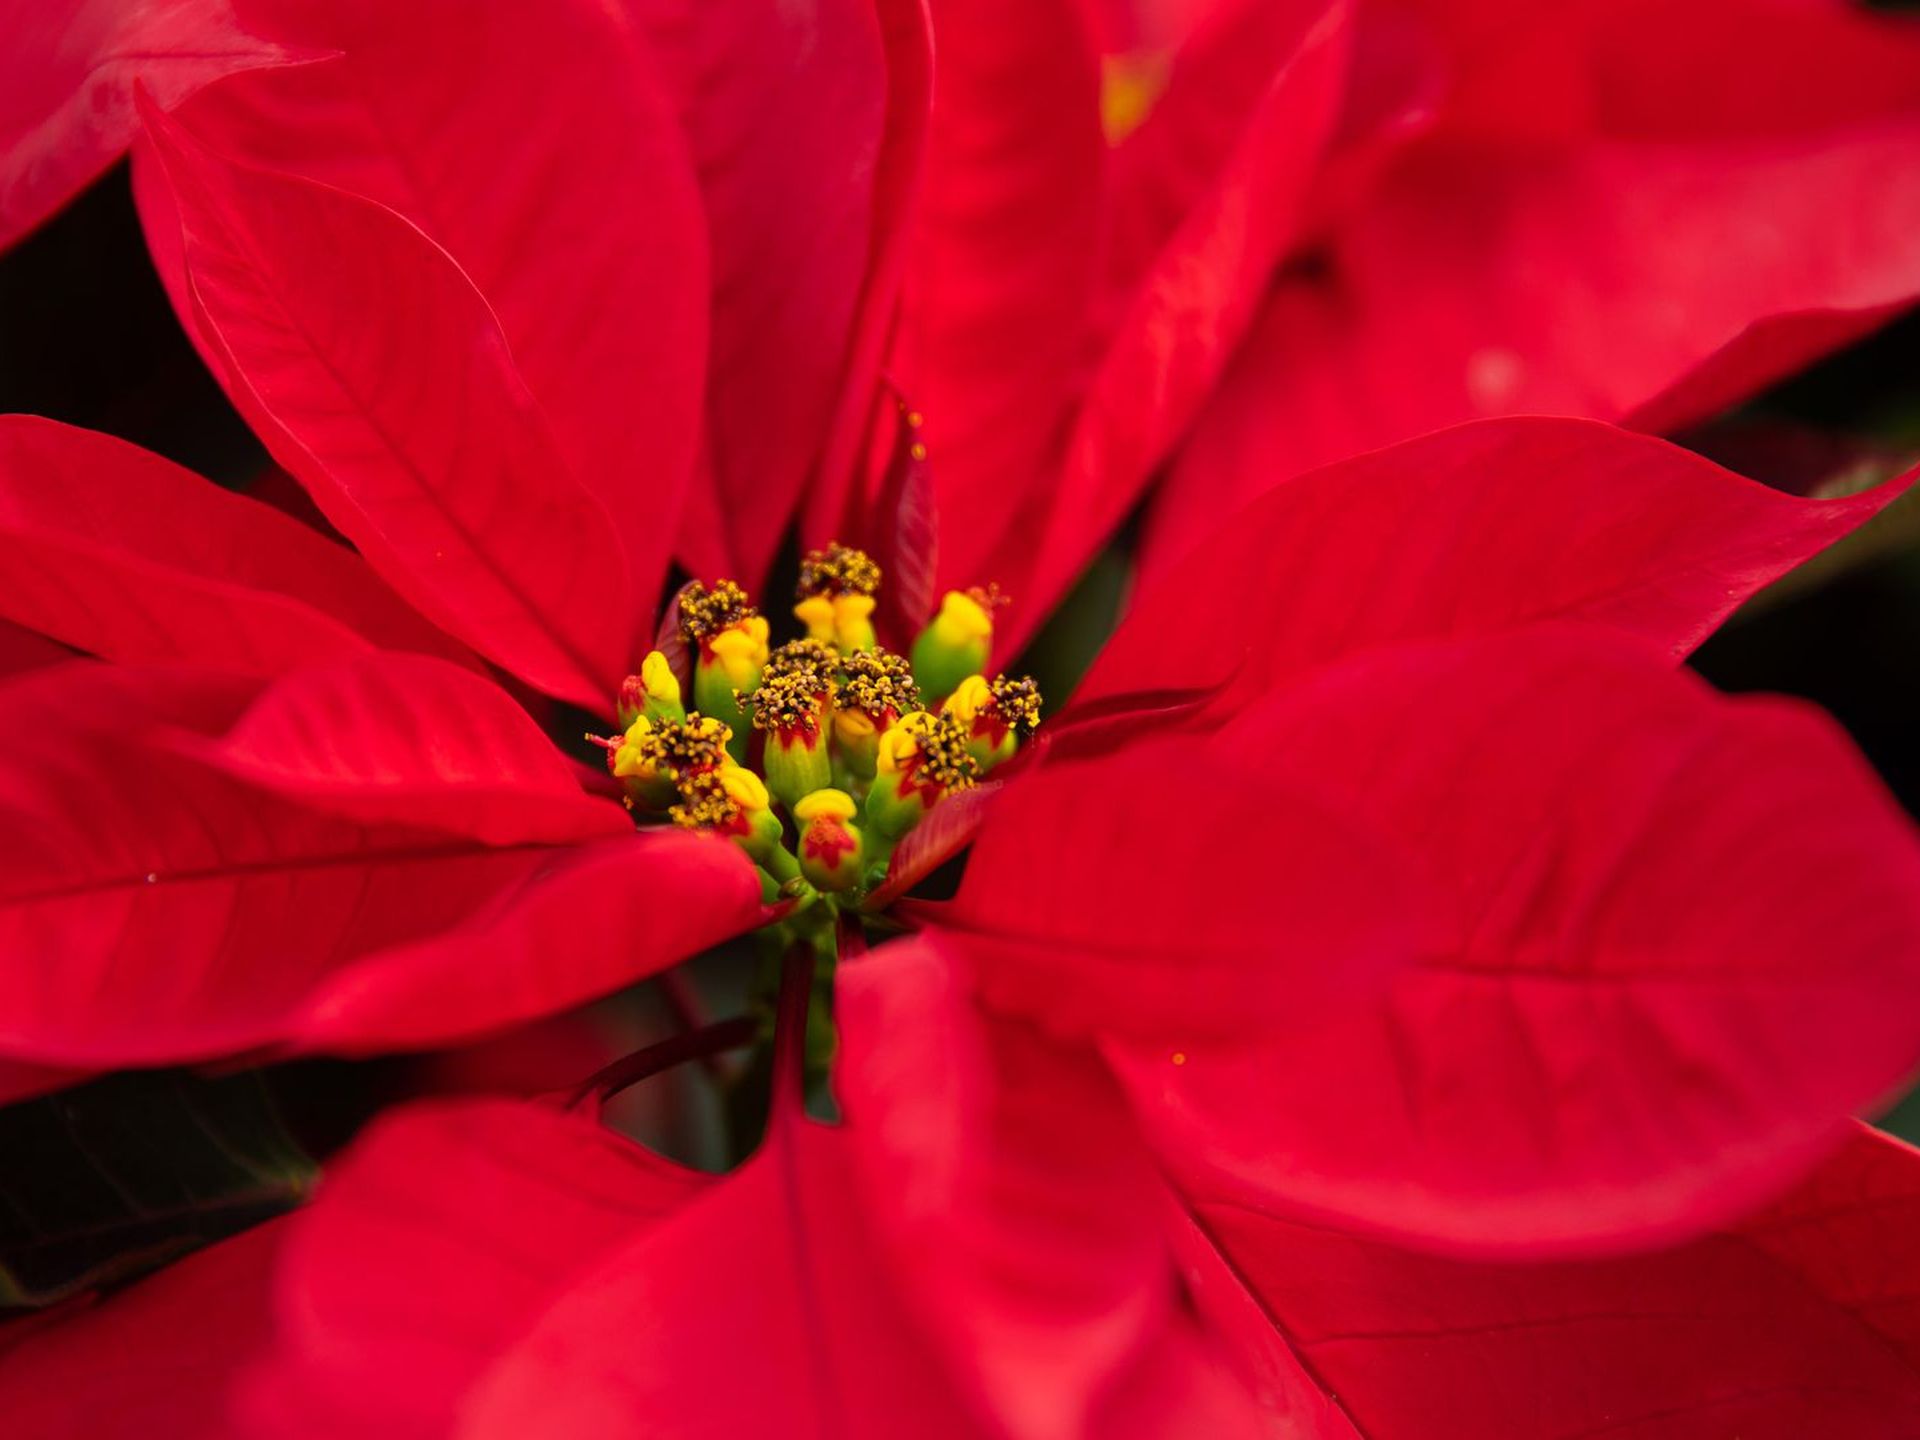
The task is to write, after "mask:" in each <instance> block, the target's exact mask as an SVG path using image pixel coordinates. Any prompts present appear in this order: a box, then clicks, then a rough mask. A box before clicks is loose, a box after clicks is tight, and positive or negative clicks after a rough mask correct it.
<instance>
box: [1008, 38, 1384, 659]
mask: <svg viewBox="0 0 1920 1440" xmlns="http://www.w3.org/2000/svg"><path fill="white" fill-rule="evenodd" d="M1255 13H1257V14H1258V13H1261V12H1259V11H1256V12H1255ZM1289 13H1290V14H1292V15H1293V18H1294V23H1295V24H1296V25H1297V27H1298V31H1297V33H1298V36H1299V39H1298V42H1297V47H1296V48H1295V49H1294V50H1293V52H1292V54H1291V55H1290V57H1289V58H1288V59H1287V62H1286V63H1285V64H1284V65H1283V66H1281V67H1280V68H1279V69H1278V70H1277V71H1273V72H1270V74H1269V76H1268V77H1266V78H1267V79H1268V84H1267V88H1266V90H1265V93H1264V94H1263V95H1262V97H1261V100H1260V103H1259V104H1258V105H1257V106H1256V107H1255V108H1254V110H1253V112H1252V113H1251V114H1250V115H1249V116H1248V118H1247V122H1246V126H1245V129H1244V131H1243V132H1242V133H1241V134H1239V135H1238V136H1237V138H1236V139H1235V141H1234V143H1233V145H1232V147H1231V149H1230V151H1229V152H1228V154H1227V155H1226V156H1225V158H1224V160H1223V162H1222V163H1221V164H1220V165H1219V167H1218V169H1217V172H1216V173H1214V174H1213V175H1211V176H1210V177H1209V178H1208V179H1207V180H1206V183H1205V184H1204V185H1202V186H1199V187H1196V189H1197V194H1196V196H1195V198H1194V200H1193V201H1192V203H1191V205H1190V206H1189V207H1188V209H1187V210H1186V213H1185V214H1184V216H1183V218H1182V219H1181V221H1180V225H1179V227H1178V229H1177V230H1175V231H1174V233H1173V235H1172V237H1171V238H1170V239H1169V240H1168V241H1167V242H1166V244H1165V245H1164V246H1162V247H1161V249H1160V251H1159V253H1158V255H1157V256H1156V258H1155V259H1154V262H1153V264H1152V266H1151V267H1150V268H1149V269H1148V270H1147V272H1146V273H1145V274H1144V275H1143V276H1142V277H1141V279H1140V281H1139V282H1138V284H1137V285H1135V286H1134V287H1133V289H1132V291H1131V293H1130V294H1129V295H1128V296H1127V297H1126V300H1127V304H1126V308H1125V313H1124V315H1123V317H1122V318H1121V320H1120V323H1119V325H1118V327H1117V329H1116V330H1115V332H1114V333H1113V335H1112V336H1111V338H1110V340H1109V342H1108V344H1107V346H1106V348H1105V350H1104V352H1103V353H1102V355H1101V358H1100V365H1099V369H1098V371H1097V372H1096V374H1095V375H1094V377H1093V382H1092V385H1091V387H1090V389H1089V391H1088V393H1087V396H1086V399H1085V401H1084V402H1083V404H1082V405H1081V408H1080V411H1079V414H1078V416H1077V418H1076V420H1075V423H1074V429H1073V433H1072V437H1071V439H1070V440H1069V442H1068V446H1067V452H1066V459H1065V473H1064V476H1063V479H1062V482H1061V484H1060V485H1059V487H1058V488H1057V490H1055V491H1054V492H1053V493H1052V494H1051V495H1050V496H1049V508H1048V510H1047V512H1046V514H1047V521H1046V525H1045V527H1044V529H1040V530H1036V531H1033V532H1030V533H1029V534H1028V535H1027V536H1025V537H1023V538H1024V539H1025V540H1026V542H1027V544H1028V546H1029V547H1036V546H1037V548H1034V549H1032V550H1031V553H1032V554H1033V555H1034V561H1033V564H1034V566H1035V578H1034V579H1033V580H1032V581H1031V582H1030V584H1029V586H1028V593H1027V594H1025V595H1023V596H1022V597H1021V600H1022V603H1021V608H1020V609H1019V610H1018V611H1016V612H1014V621H1013V624H1012V625H1010V626H1008V627H1005V632H1006V633H1005V634H1004V635H1002V636H1000V637H998V638H997V639H996V645H997V646H998V647H999V648H1000V649H1001V652H1002V653H1004V654H1009V655H1011V654H1016V653H1018V650H1019V646H1020V644H1021V643H1022V641H1023V640H1024V639H1025V638H1026V637H1027V636H1029V635H1031V633H1032V631H1033V629H1034V628H1036V627H1037V626H1038V624H1039V622H1040V621H1041V620H1042V619H1044V618H1045V616H1046V613H1047V611H1048V610H1049V609H1050V608H1051V607H1052V606H1053V604H1054V603H1055V602H1056V601H1058V600H1059V599H1060V598H1061V597H1062V596H1063V595H1065V594H1066V592H1067V590H1068V589H1069V587H1070V586H1071V585H1072V583H1073V581H1074V580H1075V579H1076V578H1077V577H1078V576H1079V574H1080V572H1081V570H1082V569H1083V568H1085V566H1086V564H1087V563H1088V561H1090V560H1091V559H1092V558H1093V555H1094V553H1095V551H1096V550H1097V549H1098V547H1099V545H1100V543H1101V542H1102V541H1103V540H1104V539H1106V537H1107V536H1108V535H1109V534H1111V533H1112V531H1113V530H1114V529H1115V527H1117V526H1118V525H1119V524H1120V522H1121V520H1123V519H1124V518H1125V516H1126V514H1127V512H1128V511H1129V510H1130V509H1131V508H1132V507H1133V506H1134V504H1135V502H1136V501H1137V500H1138V499H1139V498H1140V496H1141V494H1142V492H1143V490H1144V489H1145V487H1146V484H1147V482H1148V480H1149V479H1150V478H1151V477H1152V476H1153V475H1154V473H1155V472H1156V470H1157V469H1158V468H1159V467H1160V465H1161V463H1162V462H1163V461H1164V460H1165V459H1166V458H1167V456H1168V454H1169V453H1170V452H1171V451H1172V449H1173V447H1174V446H1175V445H1176V444H1177V443H1178V442H1179V441H1180V440H1181V438H1182V437H1183V436H1184V435H1185V433H1186V431H1187V428H1188V427H1189V426H1190V425H1191V424H1192V423H1193V421H1194V419H1195V417H1196V416H1197V415H1198V414H1199V413H1200V410H1201V408H1202V406H1203V404H1204V403H1205V401H1206V400H1207V397H1208V396H1209V394H1210V393H1211V392H1212V390H1213V389H1214V387H1215V385H1216V384H1217V383H1218V381H1219V379H1220V376H1221V374H1222V372H1223V371H1224V370H1225V369H1226V366H1227V362H1228V360H1229V359H1231V358H1232V356H1233V353H1234V351H1235V349H1236V347H1238V346H1239V344H1240V342H1241V339H1242V336H1243V335H1244V334H1245V332H1246V330H1247V328H1248V326H1249V325H1250V324H1251V323H1252V321H1253V319H1254V316H1255V311H1256V307H1257V306H1258V305H1259V303H1260V302H1261V300H1262V299H1263V298H1264V296H1265V295H1266V293H1267V290H1268V287H1269V285H1270V283H1271V280H1272V275H1273V269H1274V265H1275V263H1276V262H1277V260H1278V259H1279V258H1280V256H1281V255H1282V254H1283V253H1284V251H1285V249H1286V248H1287V246H1288V245H1290V244H1291V243H1292V242H1293V241H1294V240H1295V238H1296V237H1297V235H1298V233H1299V227H1300V224H1301V221H1302V217H1303V211H1304V207H1305V204H1306V201H1307V196H1308V190H1309V186H1310V184H1311V182H1312V180H1313V177H1314V174H1315V166H1316V164H1317V163H1318V161H1319V159H1320V157H1321V153H1322V150H1323V148H1324V146H1325V145H1326V143H1327V140H1328V137H1329V135H1330V133H1331V132H1332V129H1333V126H1334V123H1335V120H1336V117H1337V113H1338V106H1339V102H1340V94H1341V88H1342V84H1343V77H1344V72H1345V68H1346V65H1347V58H1348V47H1349V44H1350V35H1349V26H1350V20H1349V7H1348V5H1347V4H1346V3H1345V0H1315V3H1313V4H1310V5H1307V6H1305V7H1304V10H1303V12H1300V13H1296V12H1293V11H1291V10H1289ZM1270 23H1271V22H1270V20H1263V22H1262V28H1265V26H1266V25H1268V24H1270ZM1203 83H1205V84H1208V85H1211V83H1213V82H1211V81H1205V82H1203ZM1202 153H1203V154H1204V153H1205V150H1204V148H1203V150H1202Z"/></svg>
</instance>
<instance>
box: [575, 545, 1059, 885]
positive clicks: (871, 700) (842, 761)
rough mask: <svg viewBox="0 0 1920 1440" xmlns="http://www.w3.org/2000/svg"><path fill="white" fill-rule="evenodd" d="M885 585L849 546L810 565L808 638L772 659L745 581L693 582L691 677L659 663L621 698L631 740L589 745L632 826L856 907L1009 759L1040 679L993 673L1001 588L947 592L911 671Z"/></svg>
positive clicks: (683, 627)
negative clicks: (892, 644)
mask: <svg viewBox="0 0 1920 1440" xmlns="http://www.w3.org/2000/svg"><path fill="white" fill-rule="evenodd" d="M881 579H882V577H881V573H880V567H879V566H878V565H876V564H875V563H874V562H873V560H872V559H871V558H870V557H869V556H868V555H866V554H865V553H864V552H862V551H859V550H856V549H853V548H852V547H851V546H846V545H840V544H837V543H836V544H833V545H829V546H827V547H826V548H825V549H823V550H814V551H810V552H808V554H807V556H806V558H805V560H804V561H803V562H802V564H801V567H800V583H799V589H798V596H797V601H796V603H795V605H794V607H793V615H794V618H795V619H796V620H798V621H799V622H800V624H801V625H803V626H804V627H805V629H806V633H805V634H804V635H801V636H799V637H797V638H794V639H791V640H788V641H786V642H785V643H783V644H781V645H778V646H774V647H772V648H769V628H768V624H767V620H766V617H765V616H763V615H762V614H761V613H760V611H759V610H758V609H757V608H756V607H755V606H754V604H753V603H752V601H751V599H750V598H749V596H748V595H747V592H746V591H745V590H744V589H743V588H742V587H741V586H739V585H737V584H735V583H734V582H733V581H731V580H717V581H715V582H713V583H712V584H710V585H709V584H704V583H702V582H699V581H695V582H694V583H692V584H690V585H688V586H687V587H686V589H685V590H683V591H682V592H681V595H680V599H679V602H678V606H679V622H680V637H681V639H682V641H683V642H684V644H685V647H686V659H685V664H686V667H687V673H676V672H675V670H674V666H673V663H672V662H671V661H670V660H669V659H668V657H667V656H666V655H665V654H664V653H662V652H661V651H657V650H656V651H654V652H653V653H652V654H650V655H648V656H647V658H646V661H645V663H644V664H643V665H642V666H641V669H640V674H638V675H635V676H632V677H629V679H628V680H627V682H626V683H625V684H624V685H622V686H621V687H620V695H619V705H618V708H619V715H620V720H621V723H622V724H624V725H625V726H626V727H627V729H626V733H625V734H623V735H619V736H614V737H611V738H602V737H598V736H592V737H589V738H590V739H593V740H594V741H595V742H596V743H597V744H599V745H601V746H603V747H604V748H605V749H606V752H607V767H608V769H609V770H610V771H611V772H612V773H613V774H614V775H615V776H616V777H618V778H619V779H620V780H621V782H622V783H623V784H624V786H625V787H626V797H627V806H628V808H629V809H630V810H632V811H633V813H634V816H635V819H636V820H637V821H638V822H639V823H642V824H647V823H661V822H664V823H671V824H675V825H681V826H685V827H687V828H689V829H698V830H711V831H714V832H716V833H718V834H722V835H725V836H727V837H729V838H731V839H732V840H733V841H734V842H735V843H736V844H738V845H739V846H740V847H741V848H742V849H743V850H745V851H746V853H747V854H748V855H749V856H751V857H752V858H753V861H754V863H755V864H757V865H758V866H759V867H760V869H761V872H762V875H763V881H764V884H765V885H766V887H767V890H768V894H769V897H770V898H771V897H772V896H774V895H776V894H777V895H784V896H787V897H790V898H791V897H800V898H805V899H808V900H811V899H813V898H817V897H821V896H829V897H832V899H833V901H834V904H835V905H842V904H845V905H855V904H859V903H860V902H861V901H862V900H863V899H864V897H865V896H866V895H867V894H868V893H869V892H871V891H872V890H874V889H875V888H876V887H878V886H879V885H880V884H881V883H882V882H883V881H884V880H885V879H886V877H887V871H888V867H889V864H890V862H891V859H892V856H893V851H894V847H895V846H896V845H898V844H899V842H900V841H901V840H902V839H903V838H904V837H905V836H906V835H907V834H908V833H909V832H911V831H912V830H913V828H914V827H915V826H916V825H918V824H920V823H921V821H923V820H924V819H925V818H926V816H927V815H928V813H929V812H930V811H932V810H933V809H934V808H935V807H936V806H938V805H939V804H940V803H941V802H942V801H943V800H944V799H945V798H946V797H947V796H949V795H953V794H955V793H957V792H959V791H962V790H966V789H969V788H971V787H972V786H974V785H976V784H977V783H979V779H980V777H981V776H982V775H984V774H986V773H987V772H988V771H989V770H991V769H993V768H994V767H995V766H996V765H1000V764H1004V763H1005V762H1006V761H1007V760H1009V759H1011V758H1012V757H1013V755H1014V754H1015V753H1016V751H1017V750H1018V748H1019V744H1020V742H1021V741H1022V740H1024V739H1026V738H1028V737H1029V736H1031V735H1032V734H1033V732H1034V730H1035V729H1036V728H1037V726H1038V725H1039V722H1040V706H1041V700H1040V691H1039V689H1038V687H1037V686H1035V684H1034V683H1033V681H1032V680H1031V679H1029V678H1026V677H1020V678H1014V677H1010V676H1006V675H998V676H994V677H992V678H991V679H990V678H988V676H987V675H986V673H985V667H986V661H987V655H988V652H989V650H990V649H991V647H992V642H993V610H994V608H995V606H996V605H997V604H998V603H999V593H998V591H997V590H995V589H993V588H991V587H988V588H985V589H981V590H973V591H953V592H950V593H949V594H948V595H947V596H946V597H945V598H944V600H943V601H942V602H941V605H940V609H939V612H938V613H937V614H936V615H935V616H934V618H933V619H932V621H931V622H929V623H928V625H927V626H926V628H925V629H923V630H922V631H921V632H920V634H919V635H918V636H917V637H916V638H915V639H914V641H913V643H912V647H911V650H910V652H909V654H910V655H911V659H909V658H908V656H906V655H900V654H896V653H894V652H893V651H890V650H887V649H885V648H884V647H882V646H881V645H880V644H879V642H878V639H877V638H876V636H875V633H874V627H873V612H874V601H875V596H876V594H877V593H878V591H879V589H880V584H881ZM689 691H690V692H691V697H692V702H693V703H692V705H691V706H689V705H688V704H687V696H688V693H689Z"/></svg>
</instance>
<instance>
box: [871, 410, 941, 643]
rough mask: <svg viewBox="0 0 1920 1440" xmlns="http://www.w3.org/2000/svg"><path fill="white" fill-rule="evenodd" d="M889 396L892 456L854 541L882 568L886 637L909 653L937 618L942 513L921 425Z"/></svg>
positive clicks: (881, 609) (881, 617)
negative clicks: (925, 627) (878, 491)
mask: <svg viewBox="0 0 1920 1440" xmlns="http://www.w3.org/2000/svg"><path fill="white" fill-rule="evenodd" d="M889 399H890V400H891V402H892V404H891V411H892V413H890V414H889V417H888V419H889V422H890V423H891V425H892V433H893V446H892V454H891V455H890V456H889V458H888V460H887V468H886V471H885V473H884V474H883V475H882V477H881V481H880V493H879V494H878V495H877V496H876V497H875V499H874V501H873V503H872V504H871V505H870V506H869V507H867V509H866V512H865V514H864V516H863V520H864V525H862V526H861V527H860V528H858V529H856V530H855V531H854V532H853V533H854V534H855V536H856V537H857V538H856V540H855V542H854V543H856V544H862V545H864V546H865V547H866V549H867V550H868V552H869V553H871V554H872V556H873V558H874V560H875V561H876V562H878V564H879V566H880V573H881V576H882V577H883V583H882V584H881V587H880V616H879V618H880V620H881V621H882V623H883V626H884V628H883V630H882V639H883V640H885V641H886V642H887V643H888V644H891V645H894V646H895V647H896V648H898V649H899V650H900V651H901V652H902V653H904V652H905V651H906V649H907V647H908V646H910V645H911V644H912V643H913V639H914V637H915V636H916V635H918V634H919V633H920V630H921V628H922V627H923V626H924V625H925V624H926V623H927V621H928V620H930V619H931V618H932V617H933V608H934V598H935V595H936V594H937V590H936V587H935V583H934V581H935V576H936V574H937V573H938V570H939V556H940V512H939V507H938V505H937V504H936V502H935V499H934V487H933V474H932V467H931V466H930V465H929V464H928V463H927V453H926V447H925V446H924V445H923V444H922V443H921V440H920V428H919V426H918V425H916V424H914V423H913V422H912V421H911V420H909V419H908V413H909V412H908V410H907V407H906V405H905V403H904V402H903V401H901V400H899V399H898V398H897V397H891V396H890V397H889Z"/></svg>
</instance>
